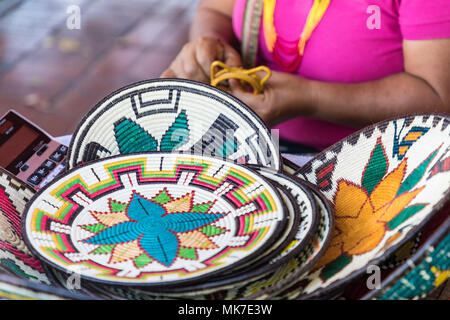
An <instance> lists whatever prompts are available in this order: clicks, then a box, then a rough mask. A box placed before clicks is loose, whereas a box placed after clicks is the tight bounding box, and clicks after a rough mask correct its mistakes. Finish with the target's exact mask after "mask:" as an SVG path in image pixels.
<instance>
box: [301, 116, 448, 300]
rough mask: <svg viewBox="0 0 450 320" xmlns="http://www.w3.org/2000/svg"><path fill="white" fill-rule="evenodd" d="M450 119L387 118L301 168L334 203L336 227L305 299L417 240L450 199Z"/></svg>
mask: <svg viewBox="0 0 450 320" xmlns="http://www.w3.org/2000/svg"><path fill="white" fill-rule="evenodd" d="M449 124H450V121H449V119H448V118H447V117H446V116H440V115H420V116H410V117H406V118H398V119H393V120H389V121H383V122H380V123H378V124H376V125H373V126H370V127H367V128H365V129H363V130H361V131H359V132H357V133H355V134H353V135H351V136H349V137H347V138H345V139H343V140H342V141H340V142H339V143H337V144H335V145H334V146H332V147H330V148H329V149H327V150H325V151H323V152H321V153H320V154H319V155H317V156H316V157H315V158H314V159H313V160H311V161H310V162H309V163H307V164H306V165H305V166H303V167H302V168H301V169H300V171H299V172H298V173H297V174H298V175H299V176H301V177H304V178H305V179H307V180H309V181H310V182H312V183H314V184H315V185H317V186H318V187H319V189H320V190H321V192H322V193H323V194H324V195H325V196H326V197H327V198H328V199H329V200H330V201H331V202H332V204H333V206H334V210H335V215H336V231H335V234H334V236H333V239H332V240H331V244H330V246H329V248H328V250H327V252H326V253H325V255H324V257H323V258H322V259H321V261H319V263H318V264H317V265H316V266H315V267H314V269H313V270H312V271H311V272H310V273H309V274H308V275H307V276H306V279H305V281H304V282H303V284H302V289H301V290H299V292H300V293H299V295H301V296H302V298H320V297H326V296H327V295H328V294H330V293H331V292H333V291H334V290H336V289H338V288H342V287H343V286H345V284H347V283H349V282H350V281H352V280H353V279H355V278H357V277H358V276H359V275H361V274H363V273H365V272H366V270H367V267H368V266H370V265H377V264H379V263H381V262H383V261H385V260H386V259H388V258H389V257H390V256H391V255H392V254H393V253H394V252H395V251H396V250H397V249H398V248H399V247H400V246H402V245H403V244H404V243H406V242H407V241H409V240H410V239H412V238H413V237H415V236H416V235H417V233H418V232H419V231H420V230H421V229H422V228H423V227H424V225H425V224H426V223H427V222H428V221H429V220H430V219H431V218H433V216H434V215H435V214H436V213H437V212H439V210H440V209H441V208H442V207H443V206H444V204H445V203H446V202H447V201H448V199H449V193H450V170H449V167H448V165H447V164H448V159H449V155H450V153H449V152H450V139H449V136H450V126H449Z"/></svg>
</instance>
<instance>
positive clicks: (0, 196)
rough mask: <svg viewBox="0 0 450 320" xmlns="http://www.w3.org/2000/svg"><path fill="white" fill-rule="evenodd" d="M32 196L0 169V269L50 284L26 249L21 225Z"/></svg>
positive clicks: (13, 178)
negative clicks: (26, 206)
mask: <svg viewBox="0 0 450 320" xmlns="http://www.w3.org/2000/svg"><path fill="white" fill-rule="evenodd" d="M34 193H35V191H34V190H33V189H32V188H31V187H29V186H28V185H27V184H25V183H24V182H22V181H20V180H19V179H17V178H15V177H14V176H13V175H12V174H10V173H9V172H8V171H6V170H5V169H3V168H0V267H1V268H2V269H3V270H5V272H9V273H12V274H14V275H15V276H17V277H19V278H22V279H26V280H31V281H33V282H37V283H45V284H50V281H49V280H48V278H47V276H46V274H45V272H44V269H43V267H42V264H41V262H40V261H39V260H38V259H37V258H36V257H35V256H34V255H33V254H32V253H31V252H30V250H29V249H28V247H27V246H26V244H25V242H24V240H23V236H22V231H21V226H20V223H21V219H22V214H23V211H24V209H25V205H26V204H27V202H28V201H29V200H30V199H31V197H32V196H33V195H34Z"/></svg>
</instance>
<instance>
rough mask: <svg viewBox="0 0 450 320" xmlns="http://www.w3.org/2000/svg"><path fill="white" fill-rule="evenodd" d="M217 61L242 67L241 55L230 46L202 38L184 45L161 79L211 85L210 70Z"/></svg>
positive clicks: (217, 40) (210, 38)
mask: <svg viewBox="0 0 450 320" xmlns="http://www.w3.org/2000/svg"><path fill="white" fill-rule="evenodd" d="M215 60H220V61H222V62H224V63H225V64H227V65H229V66H230V67H240V66H241V65H242V62H241V57H240V55H239V53H238V52H237V51H236V50H235V49H234V48H233V47H231V46H230V45H229V44H227V43H224V42H223V41H222V40H220V39H218V38H213V37H200V38H198V39H197V40H194V41H191V42H188V43H187V44H186V45H184V47H183V49H182V50H181V51H180V53H179V54H178V56H177V57H176V58H175V60H174V61H173V62H172V64H171V65H170V66H169V68H168V69H167V70H165V71H164V72H163V73H162V75H161V78H184V79H190V80H195V81H199V82H203V83H207V84H209V83H210V68H211V64H212V63H213V62H214V61H215Z"/></svg>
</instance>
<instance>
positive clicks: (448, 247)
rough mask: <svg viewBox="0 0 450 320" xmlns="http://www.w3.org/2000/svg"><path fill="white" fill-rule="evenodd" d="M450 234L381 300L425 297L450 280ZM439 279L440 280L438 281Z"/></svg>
mask: <svg viewBox="0 0 450 320" xmlns="http://www.w3.org/2000/svg"><path fill="white" fill-rule="evenodd" d="M449 256H450V234H449V235H447V236H446V237H445V238H444V240H442V241H441V243H440V244H439V245H438V246H437V247H436V248H435V249H434V250H433V251H432V252H431V253H430V254H429V255H428V256H427V257H426V258H425V259H424V261H423V262H422V263H420V264H419V265H418V266H417V267H416V268H414V269H413V270H412V271H411V272H409V273H408V274H407V275H406V276H405V277H403V278H402V279H400V280H398V281H397V282H396V283H395V285H394V286H393V287H392V288H390V289H389V290H388V291H387V292H386V293H385V294H384V295H383V296H382V297H381V298H380V300H398V299H413V298H419V297H422V296H425V295H426V294H427V293H429V292H431V291H432V290H433V289H435V288H436V286H437V285H438V284H439V283H443V282H444V281H445V279H446V278H448V275H449V270H450V259H449V258H450V257H449ZM438 277H439V279H438Z"/></svg>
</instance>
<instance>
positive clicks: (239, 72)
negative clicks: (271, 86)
mask: <svg viewBox="0 0 450 320" xmlns="http://www.w3.org/2000/svg"><path fill="white" fill-rule="evenodd" d="M260 71H263V72H265V73H266V75H265V76H264V77H263V78H262V79H261V78H260V77H259V76H258V75H257V73H258V72H260ZM271 75H272V71H271V70H270V69H269V68H267V67H265V66H259V67H256V68H253V69H244V68H239V67H229V66H227V65H226V64H225V63H223V62H222V61H214V62H213V63H212V64H211V85H212V86H214V87H217V88H219V89H222V90H225V91H227V90H228V87H226V86H224V85H222V84H221V82H222V81H226V80H229V79H238V80H240V82H241V84H244V83H248V84H249V85H250V86H252V88H253V93H254V94H259V93H261V92H263V91H264V84H265V83H266V81H267V80H269V78H270V76H271Z"/></svg>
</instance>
